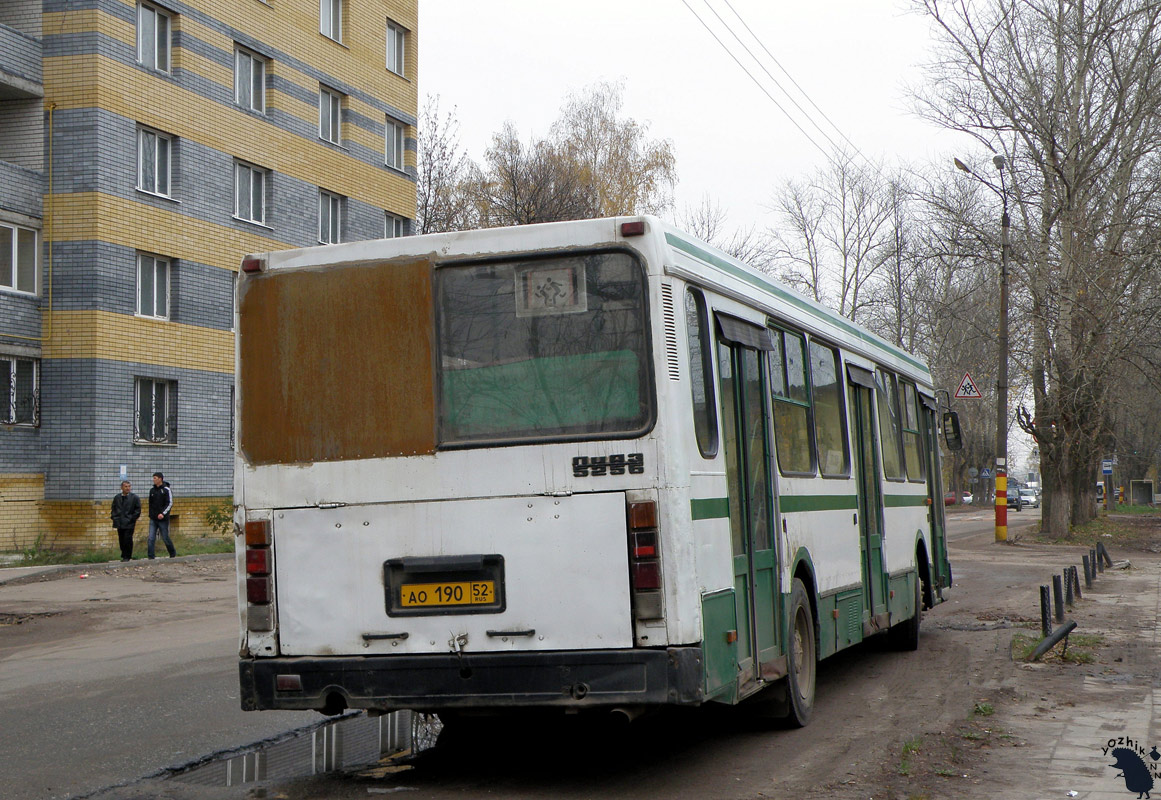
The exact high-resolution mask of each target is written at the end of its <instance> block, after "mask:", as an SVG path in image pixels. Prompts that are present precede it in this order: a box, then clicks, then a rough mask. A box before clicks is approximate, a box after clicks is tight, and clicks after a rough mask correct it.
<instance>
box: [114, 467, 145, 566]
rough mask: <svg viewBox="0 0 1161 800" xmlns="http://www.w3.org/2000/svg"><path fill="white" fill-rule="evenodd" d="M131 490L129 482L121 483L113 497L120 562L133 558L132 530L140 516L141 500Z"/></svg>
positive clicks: (131, 486)
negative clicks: (118, 492)
mask: <svg viewBox="0 0 1161 800" xmlns="http://www.w3.org/2000/svg"><path fill="white" fill-rule="evenodd" d="M132 488H133V484H131V483H129V481H121V493H120V494H118V495H114V496H113V511H112V517H113V527H114V528H116V529H117V542H118V544H120V545H121V560H122V561H128V560H130V559H131V558H133V529H134V528H135V527H137V518H138V517H140V516H141V498H140V497H138V496H137V495H135V494H133V492H131V491H130V489H132Z"/></svg>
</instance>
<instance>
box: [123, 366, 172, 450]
mask: <svg viewBox="0 0 1161 800" xmlns="http://www.w3.org/2000/svg"><path fill="white" fill-rule="evenodd" d="M136 389H137V391H136V399H135V406H136V408H135V409H134V416H133V440H134V441H135V442H153V443H157V444H162V443H164V444H173V443H175V442H177V382H176V381H162V380H157V379H156V378H138V379H137V381H136Z"/></svg>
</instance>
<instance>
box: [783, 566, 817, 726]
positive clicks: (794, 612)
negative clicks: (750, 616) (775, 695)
mask: <svg viewBox="0 0 1161 800" xmlns="http://www.w3.org/2000/svg"><path fill="white" fill-rule="evenodd" d="M789 645H790V647H789V648H788V650H789V652H788V653H787V656H788V658H787V659H786V661H787V664H786V666H787V674H786V694H787V695H788V697H787V700H788V701H789V702H788V703H787V714H786V721H787V723H789V724H790V725H792V726H794V727H798V728H801V727H803V726H805V725H806V723H807V722H809V721H810V713H811V711H812V710H813V709H814V682H815V676H816V675H817V669H818V648H817V646H816V642H815V637H814V615H813V614H812V613H811V611H810V598H809V597H807V595H806V587H805V586H804V585H803V584H802V581H801V580H799V579H798V578H795V579H794V588H793V589H792V590H791V592H790V642H789Z"/></svg>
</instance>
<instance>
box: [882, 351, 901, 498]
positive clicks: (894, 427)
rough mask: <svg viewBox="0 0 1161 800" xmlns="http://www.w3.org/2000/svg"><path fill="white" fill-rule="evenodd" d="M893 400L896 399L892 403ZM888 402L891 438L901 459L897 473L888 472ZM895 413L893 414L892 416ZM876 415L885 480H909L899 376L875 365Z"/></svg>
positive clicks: (898, 481) (894, 481)
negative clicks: (904, 451)
mask: <svg viewBox="0 0 1161 800" xmlns="http://www.w3.org/2000/svg"><path fill="white" fill-rule="evenodd" d="M892 400H893V401H894V402H893V403H892ZM884 402H886V403H887V406H886V410H887V416H888V421H889V422H890V423H891V440H892V441H894V443H895V453H896V458H897V459H898V460H899V461H898V463H899V472H898V474H897V475H889V474H887V451H886V447H887V437H886V434H885V433H884V431H883V408H884V407H883V405H882V403H884ZM892 414H893V416H892ZM875 417H876V420H877V422H878V427H879V460H880V464H881V467H880V469H881V471H882V475H883V478H884V480H888V481H891V482H893V483H905V482H906V481H907V462H906V461H905V460H904V458H903V431H902V429H903V425H902V420H901V418H900V404H899V377H898V375H896V374H895V372H894V371H893V370H889V369H887V368H886V367H882V366H876V367H875Z"/></svg>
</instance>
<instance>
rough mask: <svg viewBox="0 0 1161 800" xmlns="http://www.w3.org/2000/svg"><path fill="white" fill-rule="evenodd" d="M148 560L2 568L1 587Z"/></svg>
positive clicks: (205, 557)
mask: <svg viewBox="0 0 1161 800" xmlns="http://www.w3.org/2000/svg"><path fill="white" fill-rule="evenodd" d="M233 557H234V554H233V553H203V554H200V555H193V556H177V557H176V558H169V557H168V556H159V557H158V558H156V559H154V560H153V562H154V564H156V565H157V566H158V567H161V566H162V565H164V564H165V563H167V562H173V563H181V562H190V561H212V560H220V559H231V558H233ZM148 563H149V559H147V558H135V559H133V560H132V561H121V560H119V559H118V560H117V561H96V562H93V563H91V564H45V565H41V566H37V567H2V568H0V586H4V585H6V584H17V583H24V582H26V581H32V580H36V579H37V578H42V577H44V576H47V575H55V574H58V573H62V572H75V573H78V574H84V573H88V572H93V571H96V570H117V569H123V568H125V567H139V566H141V565H142V564H148Z"/></svg>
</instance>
